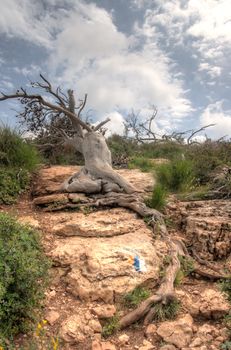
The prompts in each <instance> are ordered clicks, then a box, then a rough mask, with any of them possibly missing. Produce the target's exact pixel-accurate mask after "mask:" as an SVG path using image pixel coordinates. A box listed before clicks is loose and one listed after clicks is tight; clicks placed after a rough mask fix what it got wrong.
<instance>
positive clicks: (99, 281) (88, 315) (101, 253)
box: [1, 166, 230, 350]
mask: <svg viewBox="0 0 231 350" xmlns="http://www.w3.org/2000/svg"><path fill="white" fill-rule="evenodd" d="M74 171H77V167H61V166H57V167H50V168H44V169H42V170H41V172H40V174H39V175H38V178H37V179H36V181H35V183H34V184H33V188H32V194H33V198H34V197H35V198H36V201H37V202H36V203H38V202H39V201H40V203H41V200H42V201H43V203H48V204H50V203H53V205H58V204H60V200H65V199H63V197H61V196H62V195H60V194H57V193H56V191H57V188H58V186H59V184H60V183H61V182H62V181H63V179H65V178H67V177H68V176H69V175H71V174H73V172H74ZM119 172H120V174H121V175H122V176H124V177H125V178H127V179H128V180H129V181H130V182H131V183H132V185H133V186H135V187H136V188H137V189H139V190H142V191H143V192H144V195H145V194H148V191H150V190H151V189H152V187H153V178H152V176H151V175H150V174H145V173H141V172H139V171H138V170H120V171H119ZM52 196H53V197H52ZM80 197H81V196H78V197H76V196H74V197H73V198H72V200H75V201H77V200H81V198H80ZM33 198H30V197H29V195H27V196H24V197H22V198H21V200H20V202H19V203H18V204H16V205H14V206H12V207H11V208H9V207H2V208H1V209H2V210H5V211H10V212H11V213H13V214H14V215H17V217H18V218H19V220H20V221H22V222H27V223H29V224H31V225H32V226H34V227H36V228H38V229H39V230H40V231H41V233H42V242H43V245H44V249H45V252H46V254H47V255H48V256H49V257H50V258H51V259H52V262H53V266H52V269H51V276H52V277H51V284H50V287H49V289H48V290H47V293H46V305H45V309H44V318H45V319H47V320H48V334H51V335H54V336H57V335H59V337H60V339H61V341H62V345H61V349H64V350H72V349H73V350H74V349H76V350H78V349H79V350H80V349H81V350H82V349H83V350H84V349H86V350H88V349H92V350H94V349H95V350H103V349H104V350H114V349H121V350H123V349H130V350H132V349H140V350H149V349H156V350H157V349H163V350H174V349H184V350H187V349H201V350H206V349H208V350H210V349H211V350H213V349H214V350H215V349H218V348H219V346H220V344H221V343H222V342H224V341H225V339H226V337H227V336H226V329H225V327H224V325H223V324H222V322H221V319H222V317H223V316H224V315H225V314H226V313H227V312H228V310H229V305H228V304H227V302H226V301H225V299H224V297H223V296H222V295H221V293H220V292H219V290H218V288H217V286H216V285H215V284H214V283H211V282H209V281H203V280H199V279H195V278H185V279H184V280H183V283H182V284H181V285H180V286H179V287H178V288H177V294H178V295H179V298H180V300H181V301H182V308H181V311H180V313H179V316H178V319H177V320H176V321H172V323H171V322H169V324H168V322H163V323H162V324H160V323H156V324H155V325H153V327H152V329H151V328H150V327H149V330H148V329H144V328H142V327H132V328H130V329H128V330H125V331H124V332H122V333H121V332H117V333H116V334H115V335H114V336H112V337H111V338H110V342H109V341H102V342H101V332H102V324H103V323H104V322H105V319H107V318H108V317H111V316H113V315H115V314H116V315H119V316H121V315H123V314H124V313H126V312H127V311H128V309H127V308H126V307H125V306H124V303H123V296H124V295H125V294H127V293H128V292H131V291H132V290H133V289H134V288H135V287H137V286H143V287H145V288H146V289H153V288H156V286H157V284H158V280H159V270H160V266H162V265H163V260H164V258H165V257H166V256H167V254H168V249H167V247H166V245H165V243H163V242H162V241H161V239H160V238H159V237H154V236H153V233H152V232H151V231H150V230H149V229H148V228H147V226H146V225H145V223H144V221H143V220H141V219H139V218H138V217H137V215H136V214H134V213H132V212H130V211H128V210H126V209H121V208H113V209H106V210H103V211H97V212H95V211H92V212H88V211H85V212H80V211H73V212H70V211H69V212H67V211H57V212H56V211H54V212H44V211H43V210H42V209H39V208H38V207H37V206H35V205H34V204H33V201H32V200H33ZM57 203H58V204H57ZM225 203H226V202H225ZM225 203H223V207H224V204H225ZM220 205H221V204H220V203H218V206H220ZM174 206H175V207H174ZM229 208H230V207H229V206H227V208H226V209H224V210H223V211H224V212H225V215H224V217H227V220H228V218H229V215H230V212H229ZM169 211H170V212H171V215H172V216H174V217H175V218H176V217H177V218H178V223H179V222H183V221H184V222H186V223H185V227H184V228H183V231H182V230H181V232H180V231H179V229H177V230H176V228H174V229H172V234H175V235H178V234H181V235H182V234H183V233H182V232H186V234H187V237H185V239H186V240H187V239H189V237H193V232H194V231H195V232H196V230H195V227H196V228H197V226H195V225H196V224H195V220H194V231H193V228H192V224H191V226H190V225H189V224H188V223H190V222H192V217H196V218H197V219H198V215H194V214H195V213H194V214H192V215H191V216H190V215H189V214H190V213H191V212H192V208H191V212H190V208H189V207H188V208H186V207H185V205H181V204H179V203H178V204H176V203H175V204H173V205H172V208H171V207H169ZM199 211H200V215H201V213H202V210H201V208H200V209H199ZM194 212H195V210H194ZM207 212H208V211H207ZM212 213H213V216H214V215H217V217H218V216H220V212H219V213H218V212H217V213H216V212H215V211H212ZM210 214H211V211H210ZM226 214H227V215H226ZM193 215H194V216H193ZM190 217H191V221H190V219H189V218H190ZM187 220H188V223H187ZM197 221H198V220H197ZM218 221H219V220H214V222H216V223H217V222H218ZM222 222H224V219H223V221H222ZM189 226H190V227H191V231H190V229H189ZM199 226H200V225H199ZM202 226H203V225H202ZM203 227H205V225H204V226H203ZM206 227H207V226H206ZM212 227H213V228H214V230H213V231H212V232H213V235H209V239H208V237H207V240H204V241H206V242H207V243H206V244H205V245H204V247H207V248H203V249H202V253H203V252H205V249H208V242H210V241H211V237H215V236H216V235H215V232H216V230H219V227H218V224H217V225H215V224H214V225H213V226H212ZM225 227H227V225H226V226H225ZM187 230H188V231H190V234H188V233H187V232H188V231H187ZM200 230H201V226H200ZM200 230H199V231H198V232H199V233H198V235H197V239H196V238H195V239H194V240H193V239H192V242H195V247H197V245H198V241H200V232H201V231H200ZM209 230H210V231H211V226H210V227H209ZM207 231H208V230H207ZM227 232H230V231H228V230H227ZM228 234H229V233H228ZM201 237H204V235H201ZM219 237H220V238H219V239H218V238H216V239H215V240H214V242H215V243H214V244H215V248H214V249H213V250H212V248H211V244H210V246H209V247H210V249H209V254H210V255H211V257H213V255H212V252H215V253H214V258H217V257H218V253H217V252H218V251H222V252H223V256H221V257H222V258H224V257H225V258H227V255H228V254H229V252H230V250H229V249H230V246H229V247H228V248H227V247H226V248H224V244H223V245H222V244H221V243H222V242H223V241H225V242H227V237H229V236H227V233H224V234H223V235H220V236H219ZM204 241H203V242H204ZM219 242H221V243H220V244H217V243H219ZM229 242H230V241H229ZM210 243H211V242H210ZM192 244H193V243H192ZM226 245H227V244H226ZM199 253H201V252H200V251H199ZM135 257H138V258H139V259H140V260H141V261H142V264H143V267H142V269H143V270H142V272H138V271H136V269H135V267H134V266H133V264H132V260H133V259H134V258H135ZM221 257H220V258H221ZM222 264H223V261H222ZM227 266H228V262H227ZM174 322H175V323H174ZM177 322H178V323H177ZM169 329H173V330H174V332H175V333H174V332H173V333H172V334H174V336H173V337H172V336H171V335H170V334H168V331H169ZM126 335H127V337H126ZM182 339H183V340H182ZM164 344H169V346H170V347H166V346H165V347H164Z"/></svg>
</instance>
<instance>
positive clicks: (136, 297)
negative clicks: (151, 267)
mask: <svg viewBox="0 0 231 350" xmlns="http://www.w3.org/2000/svg"><path fill="white" fill-rule="evenodd" d="M150 295H151V294H150V291H149V290H147V289H145V288H142V287H136V288H135V289H134V290H133V291H132V292H130V293H127V294H125V295H124V303H125V305H126V306H128V307H136V306H137V305H139V304H140V303H141V301H143V300H145V299H147V298H148V297H150Z"/></svg>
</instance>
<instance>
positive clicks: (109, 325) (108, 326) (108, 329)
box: [102, 315, 119, 338]
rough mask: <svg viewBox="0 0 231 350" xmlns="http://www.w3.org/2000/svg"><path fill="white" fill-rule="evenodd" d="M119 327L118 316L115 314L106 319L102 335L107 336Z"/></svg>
mask: <svg viewBox="0 0 231 350" xmlns="http://www.w3.org/2000/svg"><path fill="white" fill-rule="evenodd" d="M118 329H119V317H118V316H117V315H115V316H113V317H111V318H110V319H108V320H107V322H106V323H105V325H104V326H103V330H102V337H103V338H108V337H110V335H112V334H113V333H115V332H116V331H117V330H118Z"/></svg>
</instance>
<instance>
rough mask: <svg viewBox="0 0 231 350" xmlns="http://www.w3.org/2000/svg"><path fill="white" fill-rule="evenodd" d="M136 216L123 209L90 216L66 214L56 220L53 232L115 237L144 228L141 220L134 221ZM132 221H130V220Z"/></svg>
mask: <svg viewBox="0 0 231 350" xmlns="http://www.w3.org/2000/svg"><path fill="white" fill-rule="evenodd" d="M134 217H135V215H134V214H133V213H128V212H127V211H125V210H123V209H112V210H110V211H107V212H106V211H105V210H104V211H97V212H95V213H91V214H90V215H84V214H83V213H78V212H75V213H66V214H62V217H61V218H60V219H59V220H58V218H57V220H54V221H55V222H54V227H53V232H54V233H55V234H57V235H60V236H79V237H113V236H118V235H124V234H126V233H129V232H132V231H139V230H140V229H142V227H143V223H142V221H141V220H134ZM129 219H130V220H129Z"/></svg>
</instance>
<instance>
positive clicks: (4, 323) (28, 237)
mask: <svg viewBox="0 0 231 350" xmlns="http://www.w3.org/2000/svg"><path fill="white" fill-rule="evenodd" d="M48 267H49V263H48V260H47V259H46V257H45V255H44V253H43V251H42V247H41V245H40V242H39V237H38V235H37V233H36V232H35V231H34V230H33V229H31V228H29V227H27V226H25V225H21V224H19V223H18V222H17V221H16V220H15V219H14V218H12V217H10V216H9V215H7V214H3V213H0V276H1V277H0V324H1V327H0V339H1V340H2V342H3V339H4V338H8V339H10V338H12V337H13V336H14V335H15V334H17V333H19V332H25V331H26V330H27V329H28V327H29V326H30V324H31V322H32V321H33V320H35V317H36V312H37V311H38V310H37V309H38V307H39V306H40V303H41V300H42V298H43V292H44V288H45V285H46V282H47V271H48Z"/></svg>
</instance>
